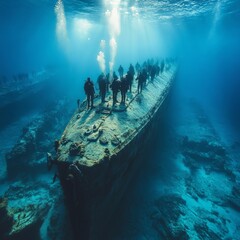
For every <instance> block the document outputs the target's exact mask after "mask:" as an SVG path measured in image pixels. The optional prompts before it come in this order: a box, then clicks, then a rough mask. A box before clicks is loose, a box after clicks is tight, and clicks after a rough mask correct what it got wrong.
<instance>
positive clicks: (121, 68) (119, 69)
mask: <svg viewBox="0 0 240 240" xmlns="http://www.w3.org/2000/svg"><path fill="white" fill-rule="evenodd" d="M118 73H119V77H120V79H121V78H122V77H123V67H122V65H120V66H119V68H118Z"/></svg>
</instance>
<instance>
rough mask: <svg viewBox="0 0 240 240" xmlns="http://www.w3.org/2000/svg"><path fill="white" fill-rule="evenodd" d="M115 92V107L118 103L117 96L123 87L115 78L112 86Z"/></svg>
mask: <svg viewBox="0 0 240 240" xmlns="http://www.w3.org/2000/svg"><path fill="white" fill-rule="evenodd" d="M110 87H111V89H112V92H113V105H114V104H115V103H116V102H117V94H118V91H119V90H120V87H121V82H120V80H119V79H118V78H114V79H113V82H112V84H111V85H110Z"/></svg>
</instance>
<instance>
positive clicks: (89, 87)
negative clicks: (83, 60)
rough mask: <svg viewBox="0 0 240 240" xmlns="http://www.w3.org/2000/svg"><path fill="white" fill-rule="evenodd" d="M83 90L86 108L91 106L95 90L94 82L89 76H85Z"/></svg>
mask: <svg viewBox="0 0 240 240" xmlns="http://www.w3.org/2000/svg"><path fill="white" fill-rule="evenodd" d="M84 91H85V93H86V95H87V103H88V109H89V108H90V107H91V108H93V98H94V94H95V90H94V84H93V82H92V81H91V79H90V78H89V77H88V78H87V80H86V82H85V84H84Z"/></svg>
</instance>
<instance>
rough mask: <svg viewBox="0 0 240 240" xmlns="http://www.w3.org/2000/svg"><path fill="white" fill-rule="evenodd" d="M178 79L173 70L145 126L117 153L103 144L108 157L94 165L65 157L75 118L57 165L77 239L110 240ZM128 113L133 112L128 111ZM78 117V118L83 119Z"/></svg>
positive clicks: (127, 136)
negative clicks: (110, 229)
mask: <svg viewBox="0 0 240 240" xmlns="http://www.w3.org/2000/svg"><path fill="white" fill-rule="evenodd" d="M174 76H175V69H172V72H171V74H169V75H168V76H167V77H168V79H167V80H166V81H167V84H165V87H164V88H163V89H162V90H161V92H160V94H159V97H158V98H157V100H156V102H155V103H154V104H153V105H152V107H151V108H150V109H149V110H148V112H147V113H146V114H143V117H142V118H141V120H139V121H141V124H140V125H138V126H135V129H134V131H129V130H128V131H126V132H125V133H124V134H125V137H124V138H123V139H124V141H121V140H120V141H119V142H118V144H116V146H115V147H114V148H113V149H110V150H109V148H107V145H105V144H103V145H104V156H103V157H102V156H101V155H100V156H99V158H100V160H99V161H97V162H94V164H90V165H89V164H86V163H84V164H83V163H81V160H79V161H77V160H76V158H75V157H74V156H72V157H68V158H67V159H66V154H65V155H64V157H62V152H63V149H64V148H63V149H61V148H62V146H61V145H67V144H68V141H69V139H67V135H68V128H69V127H72V126H73V125H74V121H75V120H74V116H73V118H72V120H71V122H70V123H69V125H68V126H67V128H66V130H65V132H64V134H63V137H62V139H61V140H60V147H59V149H58V164H57V165H58V170H59V177H60V181H61V184H62V187H63V190H64V194H65V199H66V204H67V207H68V209H69V213H70V217H71V220H72V226H73V230H74V234H75V236H76V239H86V240H87V239H91V240H98V239H106V236H105V234H104V233H105V232H106V231H107V225H108V224H109V223H110V221H111V219H114V218H115V219H116V218H117V216H116V217H114V213H115V212H116V209H117V208H118V206H119V205H120V202H121V199H122V197H123V195H124V193H125V192H126V189H127V187H128V183H129V182H130V181H131V179H132V177H133V176H134V172H135V171H136V169H137V168H138V167H139V166H140V165H141V162H142V160H143V159H144V157H143V156H144V152H145V150H146V148H148V146H149V145H150V142H151V140H153V136H154V135H155V133H156V132H157V129H159V120H160V119H161V116H162V114H161V113H162V112H163V111H162V110H163V108H164V103H165V102H166V99H167V97H168V95H169V92H170V89H171V87H172V82H173V79H174ZM151 84H152V83H151ZM143 94H144V92H143ZM137 97H141V96H137ZM146 100H147V99H146ZM134 101H137V99H134ZM130 102H131V101H130ZM124 111H131V110H128V109H124ZM110 114H111V115H112V114H115V112H111V113H110ZM120 114H121V113H120ZM75 117H76V118H78V117H79V115H76V116H75ZM131 120H132V121H133V119H131ZM135 121H138V119H135ZM72 124H73V125H72ZM97 141H99V138H98V139H97ZM66 142H67V143H66ZM71 144H72V143H71ZM83 145H84V143H83ZM70 146H71V145H70ZM106 149H107V150H106ZM69 151H70V150H69ZM65 153H66V151H65ZM81 154H82V155H84V146H83V147H82V149H81V153H80V154H79V155H78V156H79V158H81V157H82V155H81ZM69 155H71V154H69ZM80 156H81V157H80ZM74 160H75V163H74ZM73 163H74V164H73Z"/></svg>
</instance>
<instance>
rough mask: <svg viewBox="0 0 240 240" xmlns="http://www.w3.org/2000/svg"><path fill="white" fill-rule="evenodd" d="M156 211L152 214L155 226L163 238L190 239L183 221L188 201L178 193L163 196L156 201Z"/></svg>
mask: <svg viewBox="0 0 240 240" xmlns="http://www.w3.org/2000/svg"><path fill="white" fill-rule="evenodd" d="M155 207H156V211H155V212H154V213H153V214H152V216H151V218H152V220H153V227H154V228H155V229H156V231H157V232H158V234H159V238H161V239H166V240H168V239H169V240H170V239H179V240H188V239H190V238H189V236H188V234H187V232H186V229H185V228H186V227H185V226H184V225H183V224H182V223H181V217H183V216H184V215H185V213H184V212H185V211H186V210H185V208H186V201H185V200H183V199H182V198H181V196H178V195H167V196H162V197H161V198H160V199H158V200H157V201H156V202H155Z"/></svg>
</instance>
